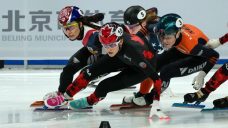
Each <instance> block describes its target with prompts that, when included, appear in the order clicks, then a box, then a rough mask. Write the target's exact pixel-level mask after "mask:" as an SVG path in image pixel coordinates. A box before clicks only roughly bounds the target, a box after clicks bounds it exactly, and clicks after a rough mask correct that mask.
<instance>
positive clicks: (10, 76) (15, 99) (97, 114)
mask: <svg viewBox="0 0 228 128" xmlns="http://www.w3.org/2000/svg"><path fill="white" fill-rule="evenodd" d="M214 71H215V70H213V71H212V72H210V73H209V74H208V75H207V76H206V79H205V80H208V79H209V77H211V76H212V74H213V73H214ZM60 72H61V70H13V69H11V70H8V69H3V70H0V95H1V96H0V104H1V105H0V128H98V127H99V125H100V123H101V121H109V123H110V125H111V128H147V127H151V128H182V127H184V128H195V127H197V128H215V127H216V128H228V122H227V121H228V111H227V112H226V111H221V112H220V111H217V112H206V113H202V112H200V109H192V108H174V107H171V105H172V103H174V102H183V98H182V97H183V95H184V94H185V93H187V92H194V90H193V88H192V86H191V82H192V79H193V77H194V76H195V75H196V74H193V75H190V76H186V77H182V78H175V79H172V80H171V84H170V87H171V90H172V92H173V94H174V96H173V97H169V95H166V94H164V96H162V98H161V107H162V110H163V111H164V113H165V114H167V115H168V116H170V118H171V120H159V119H157V118H153V119H152V120H150V119H148V116H149V112H150V109H148V108H147V109H131V110H120V111H111V110H110V109H109V106H110V105H111V104H114V103H121V101H122V98H123V97H124V96H129V95H132V93H133V92H134V91H136V90H137V89H138V88H139V87H138V86H137V89H124V90H121V91H116V92H111V93H109V94H108V96H107V97H106V99H105V100H103V101H101V102H99V103H98V104H97V105H95V106H94V108H93V109H92V110H82V111H62V112H60V111H59V112H33V110H32V109H31V108H30V107H29V105H30V104H31V103H32V102H33V101H35V100H41V99H42V97H43V96H44V95H45V94H46V93H48V92H51V91H55V90H57V88H58V82H59V74H60ZM227 85H228V82H225V83H224V84H223V85H222V86H221V87H220V88H219V89H218V90H216V92H214V93H212V94H211V95H210V96H209V98H208V99H207V101H206V102H205V103H204V104H205V105H206V107H212V101H213V100H214V99H216V98H220V97H224V96H226V95H228V87H227ZM93 91H94V88H91V87H88V88H86V89H85V90H83V91H82V92H80V93H78V94H77V95H76V96H75V97H74V98H75V99H77V98H81V97H85V96H88V95H89V94H90V93H92V92H93Z"/></svg>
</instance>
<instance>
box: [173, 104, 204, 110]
mask: <svg viewBox="0 0 228 128" xmlns="http://www.w3.org/2000/svg"><path fill="white" fill-rule="evenodd" d="M172 106H173V107H182V108H200V109H202V108H204V107H205V105H200V104H186V103H173V105H172Z"/></svg>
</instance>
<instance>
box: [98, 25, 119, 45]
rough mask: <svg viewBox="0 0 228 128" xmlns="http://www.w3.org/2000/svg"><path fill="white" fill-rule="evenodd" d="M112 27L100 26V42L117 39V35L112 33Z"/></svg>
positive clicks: (106, 42)
mask: <svg viewBox="0 0 228 128" xmlns="http://www.w3.org/2000/svg"><path fill="white" fill-rule="evenodd" d="M113 29H114V28H113V27H110V26H109V25H106V26H105V27H103V28H101V32H100V39H101V43H103V44H109V43H113V42H116V41H117V38H118V37H117V36H116V35H115V33H113Z"/></svg>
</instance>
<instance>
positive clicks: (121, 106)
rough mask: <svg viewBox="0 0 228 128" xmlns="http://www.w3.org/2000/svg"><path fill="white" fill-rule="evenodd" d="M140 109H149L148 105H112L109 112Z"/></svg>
mask: <svg viewBox="0 0 228 128" xmlns="http://www.w3.org/2000/svg"><path fill="white" fill-rule="evenodd" d="M141 108H151V106H150V105H145V106H137V105H134V104H131V103H129V104H112V105H111V106H110V109H111V110H122V109H141Z"/></svg>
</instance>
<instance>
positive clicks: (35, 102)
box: [30, 100, 44, 107]
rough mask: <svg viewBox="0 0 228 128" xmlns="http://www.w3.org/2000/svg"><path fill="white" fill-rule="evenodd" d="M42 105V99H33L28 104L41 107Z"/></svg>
mask: <svg viewBox="0 0 228 128" xmlns="http://www.w3.org/2000/svg"><path fill="white" fill-rule="evenodd" d="M42 106H44V101H42V100H37V101H34V102H33V103H32V104H31V105H30V107H42Z"/></svg>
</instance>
